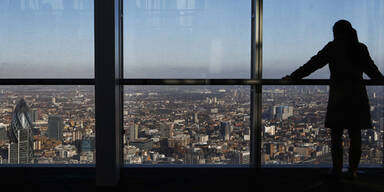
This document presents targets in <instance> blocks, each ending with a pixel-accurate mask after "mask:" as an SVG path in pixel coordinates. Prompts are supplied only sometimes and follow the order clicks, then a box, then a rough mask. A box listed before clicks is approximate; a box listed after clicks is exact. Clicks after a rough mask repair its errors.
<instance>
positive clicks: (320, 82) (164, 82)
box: [0, 79, 384, 86]
mask: <svg viewBox="0 0 384 192" xmlns="http://www.w3.org/2000/svg"><path fill="white" fill-rule="evenodd" d="M329 84H330V80H329V79H303V80H283V79H261V80H255V79H123V80H122V81H121V82H120V85H329ZM364 84H365V85H368V86H384V80H364ZM1 85H95V79H0V86H1Z"/></svg>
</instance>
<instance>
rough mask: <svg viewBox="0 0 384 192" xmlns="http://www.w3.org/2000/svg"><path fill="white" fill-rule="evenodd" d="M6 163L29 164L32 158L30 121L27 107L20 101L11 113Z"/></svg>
mask: <svg viewBox="0 0 384 192" xmlns="http://www.w3.org/2000/svg"><path fill="white" fill-rule="evenodd" d="M8 136H9V140H10V144H9V145H8V163H13V164H16V163H31V160H32V157H33V137H32V120H31V114H30V111H29V107H28V106H27V104H26V102H25V101H24V99H21V100H20V101H19V102H18V103H17V105H16V107H15V110H14V112H13V115H12V122H11V127H10V129H9V132H8Z"/></svg>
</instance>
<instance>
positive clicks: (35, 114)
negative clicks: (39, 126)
mask: <svg viewBox="0 0 384 192" xmlns="http://www.w3.org/2000/svg"><path fill="white" fill-rule="evenodd" d="M31 115H32V122H36V121H38V120H39V111H38V110H36V109H33V110H32V114H31Z"/></svg>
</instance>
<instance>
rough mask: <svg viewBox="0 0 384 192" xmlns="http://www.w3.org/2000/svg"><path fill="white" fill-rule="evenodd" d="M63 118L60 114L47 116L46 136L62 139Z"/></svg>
mask: <svg viewBox="0 0 384 192" xmlns="http://www.w3.org/2000/svg"><path fill="white" fill-rule="evenodd" d="M63 128H64V122H63V118H61V117H60V116H49V117H48V137H49V138H52V139H56V140H59V141H62V140H63Z"/></svg>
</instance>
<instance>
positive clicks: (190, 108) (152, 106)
mask: <svg viewBox="0 0 384 192" xmlns="http://www.w3.org/2000/svg"><path fill="white" fill-rule="evenodd" d="M249 113H250V87H248V86H140V87H139V86H125V90H124V129H125V134H124V160H125V164H154V165H155V164H249V157H250V156H249V155H250V154H249V138H250V136H249V134H250V120H249V117H250V116H249Z"/></svg>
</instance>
